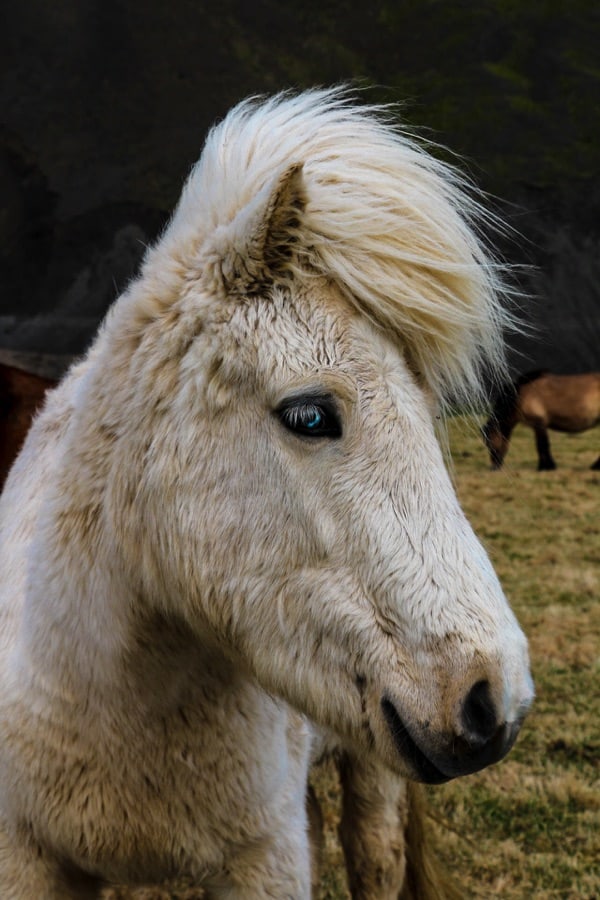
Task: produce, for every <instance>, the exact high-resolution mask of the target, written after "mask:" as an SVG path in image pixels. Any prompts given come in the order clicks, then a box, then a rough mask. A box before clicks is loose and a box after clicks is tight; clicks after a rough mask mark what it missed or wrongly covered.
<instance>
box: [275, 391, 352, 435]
mask: <svg viewBox="0 0 600 900" xmlns="http://www.w3.org/2000/svg"><path fill="white" fill-rule="evenodd" d="M275 414H276V415H277V417H278V418H279V421H280V422H281V424H282V425H283V426H284V427H285V428H287V429H288V431H293V432H294V433H295V434H298V435H303V436H306V437H328V438H339V437H341V436H342V426H341V423H340V419H339V415H338V411H337V407H336V405H335V402H334V400H333V398H332V397H331V396H330V395H328V394H323V395H321V394H319V395H311V396H305V397H290V398H288V399H287V400H284V401H283V403H281V404H280V405H279V406H278V408H277V409H276V410H275Z"/></svg>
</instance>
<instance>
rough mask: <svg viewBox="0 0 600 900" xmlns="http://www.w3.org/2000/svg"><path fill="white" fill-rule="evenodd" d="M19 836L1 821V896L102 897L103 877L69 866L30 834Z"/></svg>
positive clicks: (35, 899)
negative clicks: (9, 830)
mask: <svg viewBox="0 0 600 900" xmlns="http://www.w3.org/2000/svg"><path fill="white" fill-rule="evenodd" d="M19 838H21V836H19ZM19 838H17V837H13V836H12V835H11V836H9V834H8V832H7V831H6V830H5V829H4V828H3V827H2V825H0V897H1V898H2V900H99V898H100V896H101V890H102V887H103V886H104V885H103V884H101V883H100V881H98V880H96V879H95V878H91V877H90V876H89V875H87V874H85V873H83V872H79V871H74V870H73V871H69V870H67V869H66V868H65V867H64V866H61V865H60V864H59V862H58V860H56V859H53V858H52V857H50V856H48V855H47V854H46V853H45V852H44V850H43V849H42V848H41V847H40V846H39V845H38V844H37V843H36V842H35V841H34V840H33V839H32V838H31V837H29V836H27V835H23V836H22V839H19Z"/></svg>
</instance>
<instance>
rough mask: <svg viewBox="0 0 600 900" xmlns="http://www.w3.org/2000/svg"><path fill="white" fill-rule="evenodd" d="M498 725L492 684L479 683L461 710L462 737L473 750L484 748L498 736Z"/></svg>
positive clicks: (466, 698) (471, 691) (470, 692)
mask: <svg viewBox="0 0 600 900" xmlns="http://www.w3.org/2000/svg"><path fill="white" fill-rule="evenodd" d="M498 725H499V722H498V713H497V711H496V706H495V704H494V700H493V698H492V694H491V690H490V684H489V682H488V681H477V682H476V683H475V684H474V685H473V687H472V688H471V690H470V691H469V693H468V694H467V696H466V697H465V699H464V701H463V704H462V707H461V709H460V726H461V730H462V735H461V736H462V738H463V740H464V741H465V743H466V744H467V745H468V746H469V747H470V748H471V749H472V750H475V749H477V748H483V747H485V745H486V744H487V743H488V742H489V741H490V740H492V738H493V737H494V735H495V734H496V732H497V730H498ZM459 733H460V732H459Z"/></svg>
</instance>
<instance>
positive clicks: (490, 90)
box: [0, 0, 600, 372]
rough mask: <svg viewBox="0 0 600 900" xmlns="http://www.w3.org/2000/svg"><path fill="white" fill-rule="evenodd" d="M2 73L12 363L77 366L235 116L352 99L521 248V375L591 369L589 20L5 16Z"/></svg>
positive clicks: (350, 6) (234, 3) (517, 7)
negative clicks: (381, 106) (212, 129)
mask: <svg viewBox="0 0 600 900" xmlns="http://www.w3.org/2000/svg"><path fill="white" fill-rule="evenodd" d="M0 67H1V71H2V78H1V82H0V356H1V355H2V354H3V353H4V354H5V355H6V354H7V353H8V354H9V355H10V353H11V352H13V353H14V352H15V351H18V352H19V353H23V352H26V353H28V354H30V355H31V359H32V361H34V356H33V354H40V353H41V354H44V356H46V355H48V354H51V355H52V356H55V357H56V360H55V362H54V363H53V365H55V367H57V368H58V369H60V368H61V367H62V366H63V365H64V364H65V363H66V361H67V359H68V358H69V357H70V356H71V355H72V354H76V353H80V352H81V351H82V350H83V349H84V348H85V347H86V345H87V344H88V342H89V340H90V338H91V335H92V334H93V332H94V330H95V328H96V327H97V323H98V321H99V320H100V318H101V317H102V315H103V314H104V312H105V311H106V309H107V307H108V306H109V304H110V303H111V302H112V301H113V300H114V299H115V297H116V296H117V295H118V293H119V292H120V291H121V290H122V288H123V287H124V285H125V284H126V282H127V280H128V279H129V278H130V277H131V275H132V273H134V272H135V270H136V267H137V265H138V264H139V260H140V258H141V255H142V253H143V249H144V245H145V244H147V243H148V242H149V241H151V240H152V239H153V238H154V237H155V236H156V235H157V234H158V232H159V231H160V229H161V226H162V225H163V223H164V222H165V219H166V217H167V215H168V213H169V212H170V210H172V208H173V206H174V204H175V202H176V201H177V198H178V196H179V193H180V190H181V186H182V183H183V180H184V179H185V177H186V175H187V173H188V171H189V169H190V166H191V165H192V163H193V162H194V161H195V160H196V158H197V157H198V155H199V153H200V150H201V148H202V143H203V139H204V135H205V133H206V130H207V128H208V127H209V125H210V124H211V123H212V122H213V121H214V120H215V119H218V118H220V117H222V116H223V115H224V114H225V112H226V111H227V110H228V109H229V107H230V106H232V105H233V104H234V103H235V102H237V101H238V100H240V99H241V98H243V97H245V96H247V95H248V94H251V93H255V92H272V91H275V90H278V89H281V88H286V87H296V88H301V87H308V86H312V85H315V84H331V83H334V82H338V81H341V80H348V79H359V80H360V84H361V85H363V86H367V87H368V88H369V90H368V91H367V92H366V95H365V96H366V99H368V100H373V101H380V100H381V101H402V102H403V104H404V108H403V118H404V120H405V122H407V123H408V124H410V125H411V126H414V127H416V128H417V129H419V130H421V131H422V133H423V134H424V136H426V137H427V138H430V139H433V140H435V141H437V142H439V143H440V144H443V145H446V146H447V147H449V148H450V149H451V151H453V152H454V153H456V154H458V155H459V157H461V163H460V164H461V165H462V166H464V167H465V168H466V169H467V171H469V173H470V174H471V176H472V177H473V178H474V179H475V181H476V182H477V183H478V184H479V185H480V186H481V187H482V188H483V189H484V190H485V191H487V192H489V193H490V194H491V195H493V196H492V198H491V199H490V204H491V205H492V206H493V207H494V208H495V210H496V211H497V212H499V213H500V214H501V215H502V216H503V217H504V218H505V219H506V220H508V221H509V223H510V225H511V226H512V227H513V228H514V229H516V231H517V232H518V235H519V236H518V237H517V238H514V239H512V240H504V241H503V246H502V247H501V250H502V252H503V254H504V255H505V257H506V258H508V259H509V260H510V261H511V262H514V263H517V264H519V265H521V266H525V267H528V268H525V269H524V270H523V271H522V273H521V275H520V284H521V287H522V288H523V289H524V290H525V291H526V292H527V293H528V295H529V296H530V298H531V299H528V300H527V302H526V304H525V309H526V313H527V316H528V317H529V319H530V321H531V322H532V323H533V325H534V327H535V335H532V336H530V337H528V338H525V339H523V338H521V339H519V340H518V341H517V340H515V339H513V352H512V354H511V360H512V365H513V368H514V369H515V370H524V369H528V368H534V367H539V366H542V367H552V368H554V369H556V370H557V371H564V372H566V371H584V370H586V369H590V368H600V254H599V249H600V183H599V179H598V174H599V172H600V103H599V99H600V91H599V87H600V5H598V4H597V3H596V2H593V0H585V2H584V0H527V2H522V0H481V2H478V3H475V2H457V0H370V2H369V3H366V2H364V0H362V2H360V0H297V2H293V3H290V2H282V0H251V2H249V0H219V2H218V3H209V2H202V0H169V2H167V0H53V2H51V3H49V2H48V0H20V2H17V3H8V2H7V0H4V2H3V3H2V6H1V9H0ZM439 152H440V154H441V155H442V156H443V155H444V154H445V151H444V150H440V151H439ZM449 158H451V157H449ZM36 366H37V368H38V369H39V368H42V369H43V368H44V365H43V360H42V362H40V361H39V360H37V363H36Z"/></svg>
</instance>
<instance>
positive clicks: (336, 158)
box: [88, 92, 531, 780]
mask: <svg viewBox="0 0 600 900" xmlns="http://www.w3.org/2000/svg"><path fill="white" fill-rule="evenodd" d="M471 212H473V207H472V206H469V205H468V203H467V201H466V200H465V195H464V194H463V193H460V192H459V188H458V186H457V184H456V180H455V179H454V181H453V180H452V179H451V178H449V177H447V172H446V170H445V169H444V168H443V167H442V166H441V165H440V164H439V163H436V162H433V161H432V160H431V158H430V157H428V156H425V155H424V154H422V153H421V152H419V151H417V150H416V149H415V147H414V146H413V145H412V144H411V143H410V142H408V141H407V140H406V139H405V138H402V137H399V136H398V135H397V134H396V133H394V132H393V130H392V128H391V127H390V126H388V125H386V124H384V123H382V121H381V118H377V117H376V116H375V114H374V112H373V111H372V110H365V109H360V108H356V107H350V106H349V105H348V104H347V103H346V102H345V99H344V97H343V96H340V95H339V94H335V93H331V92H329V93H327V92H314V93H312V94H307V95H302V96H300V97H294V98H281V97H279V98H277V99H275V100H272V101H270V102H267V103H265V104H262V105H260V104H254V103H248V104H246V105H242V106H241V107H239V108H237V109H236V110H234V111H233V112H232V113H231V114H230V115H229V116H228V117H227V118H226V120H225V121H224V122H223V123H222V124H221V125H219V126H218V127H217V128H216V129H214V130H213V132H212V133H211V134H210V136H209V138H208V141H207V145H206V147H205V150H204V153H203V156H202V158H201V160H200V163H199V164H198V166H197V168H196V170H195V171H194V172H193V174H192V176H191V178H190V180H189V182H188V184H187V186H186V188H185V191H184V194H183V197H182V200H181V203H180V206H179V208H178V210H177V211H176V213H175V216H174V218H173V220H172V222H171V224H170V227H169V228H168V230H167V232H166V234H165V236H164V237H163V239H162V241H161V243H160V244H159V245H158V247H157V248H156V249H155V250H153V251H152V252H151V253H150V254H149V257H148V259H147V261H146V265H145V269H144V272H143V274H142V277H141V279H140V280H139V281H138V282H137V284H135V285H134V286H133V288H132V289H131V291H130V293H129V295H127V296H126V297H124V298H123V299H122V300H121V301H120V303H119V305H118V306H117V308H116V310H115V312H114V314H113V316H112V319H111V321H110V323H109V326H108V329H107V332H106V334H105V335H104V344H105V346H106V351H105V365H106V367H107V368H108V367H109V366H110V365H113V366H114V365H115V363H116V364H117V366H118V369H119V375H118V378H115V377H114V376H112V375H111V374H110V373H109V374H106V373H105V374H104V377H102V378H101V379H99V381H98V383H99V384H100V385H101V386H102V390H104V391H107V392H108V394H107V402H106V401H105V403H104V408H103V404H102V403H101V401H100V400H99V399H95V398H93V397H90V398H89V401H88V402H89V417H90V419H91V420H93V421H94V422H101V421H102V417H103V416H104V417H105V416H110V418H111V421H112V422H114V420H115V419H117V420H118V425H117V428H116V430H117V431H118V434H119V439H118V440H113V443H112V445H111V454H112V455H113V456H114V457H116V458H118V459H119V460H122V461H123V462H122V463H121V464H119V466H118V468H117V469H113V471H112V476H113V477H112V478H111V479H110V480H109V481H108V482H107V485H106V494H105V498H104V499H105V502H106V504H107V507H108V508H109V509H110V525H111V529H112V530H113V531H114V533H115V534H117V535H119V539H118V544H119V545H120V547H121V551H120V555H121V557H122V564H123V566H124V568H125V569H126V570H127V573H128V574H127V577H128V578H129V579H132V578H133V579H135V580H137V581H138V582H139V584H138V589H139V591H140V592H141V594H142V595H143V596H144V597H145V598H147V599H146V602H148V603H154V604H159V605H160V606H161V607H162V608H165V609H166V610H168V611H169V612H176V613H177V614H178V615H182V616H184V617H185V619H186V621H187V622H189V623H190V625H191V626H192V628H194V629H196V630H197V631H198V633H199V635H205V634H206V633H210V635H211V637H214V639H215V640H217V642H218V643H220V644H221V645H222V647H223V648H226V651H227V653H230V654H234V655H235V657H236V658H239V660H240V661H243V663H244V664H245V665H247V666H248V669H249V671H250V672H251V673H252V674H253V675H254V676H255V677H256V678H257V679H258V681H259V683H260V684H261V685H262V686H263V687H264V688H265V689H266V690H268V691H270V692H273V693H275V694H277V695H279V696H282V697H283V698H285V699H286V700H288V701H289V702H290V703H291V704H293V705H294V706H295V707H297V708H298V709H300V710H302V711H303V712H305V713H306V714H307V715H308V716H310V717H311V718H313V719H315V720H316V721H318V722H319V723H321V724H324V725H327V726H329V727H330V728H332V729H333V730H334V731H335V732H337V733H339V734H341V735H343V736H345V737H347V738H348V740H350V741H351V742H355V743H357V744H358V745H359V746H360V747H361V748H364V749H365V750H368V751H374V752H376V753H377V754H379V755H380V756H381V757H382V758H383V759H384V760H385V761H386V762H387V763H388V764H389V765H391V766H394V767H396V768H397V769H398V770H400V771H408V772H409V773H410V774H413V775H416V776H417V777H422V778H426V779H428V780H438V779H442V778H444V777H447V776H450V775H455V774H460V773H464V772H468V771H472V770H474V769H477V768H479V767H480V766H483V765H486V764H487V763H489V762H492V761H494V760H496V759H498V758H499V757H500V756H502V755H503V754H504V753H505V752H506V750H507V749H508V747H509V746H510V745H511V743H512V741H513V740H514V737H515V734H516V731H517V729H518V727H519V723H520V721H521V719H522V716H523V713H524V711H525V710H526V709H527V707H528V705H529V703H530V700H531V683H530V679H529V675H528V668H527V655H526V649H525V640H524V638H523V635H522V633H521V631H520V629H519V628H518V626H517V624H516V622H515V619H514V617H513V615H512V613H511V612H510V610H509V608H508V605H507V603H506V600H505V598H504V596H503V594H502V591H501V589H500V587H499V584H498V582H497V580H496V577H495V575H494V573H493V571H492V568H491V566H490V563H489V561H488V559H487V556H486V554H485V552H484V551H483V549H482V547H481V545H480V544H479V542H478V541H477V539H476V538H475V537H474V535H473V533H472V531H471V529H470V527H469V525H468V524H467V522H466V520H465V517H464V515H463V513H462V511H461V509H460V507H459V504H458V502H457V500H456V497H455V494H454V490H453V488H452V486H451V484H450V481H449V479H448V475H447V474H446V471H445V468H444V463H443V460H442V456H441V453H440V450H439V449H438V444H437V442H436V439H435V436H434V428H433V422H432V420H433V418H434V409H435V405H436V402H438V403H439V402H440V401H443V397H444V391H447V390H450V391H451V392H453V394H454V395H457V394H458V395H459V396H464V395H465V394H468V393H469V392H472V391H473V389H474V388H476V387H477V385H478V381H477V380H476V379H477V373H478V371H479V368H480V363H481V359H482V357H484V358H485V360H486V361H487V362H488V363H491V364H492V366H494V365H498V364H499V363H500V353H501V349H500V348H501V343H500V341H499V336H498V327H499V326H500V325H501V324H502V313H501V310H500V307H499V303H498V290H497V288H498V283H497V279H496V278H495V275H494V267H493V265H491V264H490V263H489V262H488V260H487V258H486V257H485V255H484V252H483V251H482V249H481V246H480V245H479V244H478V243H477V241H476V240H475V238H474V236H473V232H472V230H471V229H470V228H469V226H468V216H469V214H470V213H471ZM125 364H126V366H127V371H126V372H125ZM99 366H100V364H98V367H99ZM117 381H118V385H117V384H116V382H117ZM96 390H97V388H96ZM115 394H116V396H114V395H115ZM126 461H129V462H126ZM125 498H130V499H128V500H127V502H125Z"/></svg>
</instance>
